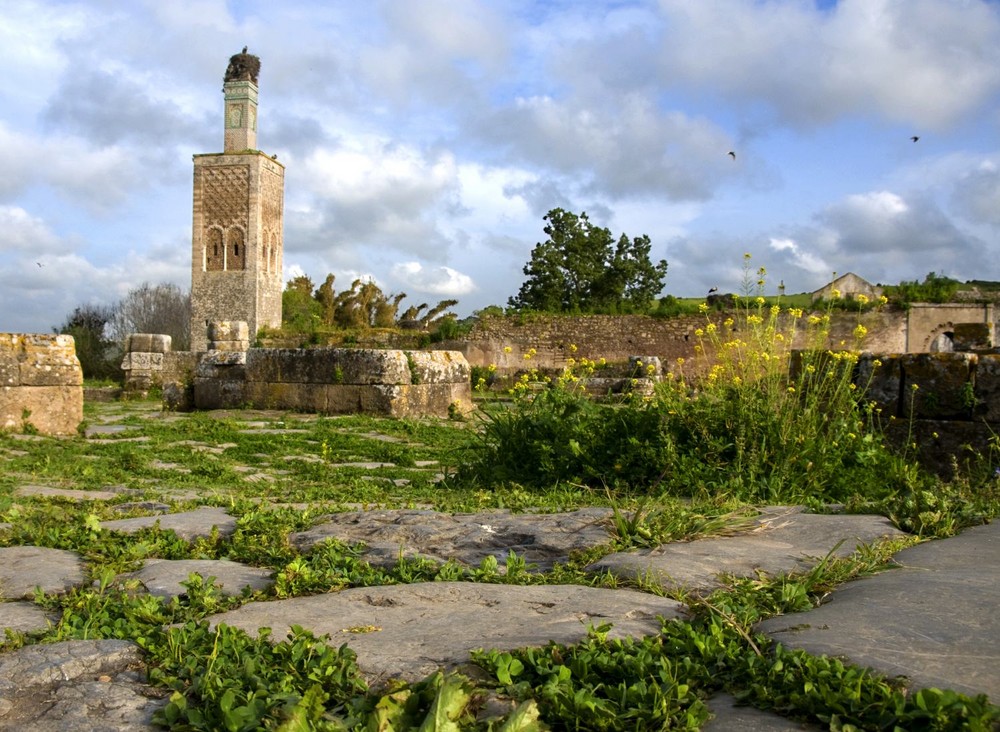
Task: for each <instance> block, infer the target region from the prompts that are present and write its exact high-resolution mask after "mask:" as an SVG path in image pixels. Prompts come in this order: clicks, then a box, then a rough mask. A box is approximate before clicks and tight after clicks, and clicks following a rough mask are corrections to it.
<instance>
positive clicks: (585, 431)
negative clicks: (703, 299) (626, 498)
mask: <svg viewBox="0 0 1000 732" xmlns="http://www.w3.org/2000/svg"><path fill="white" fill-rule="evenodd" d="M763 276H764V270H763V269H761V270H758V271H757V277H758V278H759V279H758V280H757V282H758V286H762V284H763ZM745 279H746V282H747V283H748V286H747V287H746V292H745V294H744V296H743V297H741V298H739V299H738V300H737V307H736V309H735V311H733V312H732V313H731V314H730V315H729V317H726V319H725V320H721V322H715V321H714V320H711V319H710V318H709V315H708V307H707V305H705V306H704V307H703V310H704V311H705V312H706V325H705V327H704V328H702V329H699V330H698V331H696V336H697V337H698V338H699V343H698V346H697V348H698V351H699V354H700V356H699V360H700V361H701V363H699V364H697V366H698V367H699V374H700V375H699V376H698V377H697V378H694V377H692V378H690V379H688V378H686V377H685V376H684V374H683V371H684V366H685V364H684V363H683V361H680V360H679V362H678V363H677V364H676V366H677V368H676V371H677V373H670V374H668V378H667V379H666V381H665V382H664V383H661V384H659V385H658V387H657V389H656V391H655V393H654V394H653V395H652V396H649V397H640V396H631V397H627V398H625V399H624V400H623V401H621V402H618V403H610V402H600V403H599V402H595V401H593V400H592V399H591V398H590V397H589V396H588V395H587V394H586V393H585V392H584V391H583V390H582V389H581V388H580V382H579V381H578V379H577V376H576V375H575V374H574V373H572V372H571V371H567V372H566V373H564V375H563V377H562V378H560V379H557V380H551V381H549V382H548V383H547V384H546V385H545V387H544V388H542V389H541V391H538V390H535V389H529V388H527V385H528V383H529V381H530V379H524V380H522V382H521V383H520V384H519V385H518V387H516V388H515V390H514V392H515V400H514V402H513V404H512V405H511V406H510V407H508V408H503V409H498V410H496V409H495V410H492V411H490V412H488V413H487V417H486V423H485V425H484V429H483V432H482V437H481V445H480V449H478V450H477V451H475V452H474V454H473V455H472V457H471V459H470V461H469V462H468V464H467V465H466V466H464V467H463V468H462V473H461V474H463V475H464V477H466V478H468V479H471V480H473V481H476V482H479V483H482V484H487V485H499V484H502V483H519V484H521V485H524V486H526V487H535V488H546V487H549V486H552V485H554V484H557V483H566V482H569V483H579V484H583V485H586V486H591V487H597V488H601V487H610V488H617V489H626V488H627V489H630V490H632V491H640V492H655V493H669V494H672V495H678V496H690V495H695V494H701V493H706V492H710V493H713V494H716V495H719V494H722V495H730V496H733V497H736V498H739V499H741V500H746V501H751V502H761V501H771V502H802V501H811V500H817V501H843V500H845V499H846V498H847V497H848V496H851V495H854V494H855V493H856V492H859V491H862V492H868V495H870V496H873V497H874V496H884V495H888V494H889V493H891V492H893V491H895V490H907V489H909V488H910V487H911V486H910V485H909V481H910V480H911V479H912V471H909V470H907V468H906V465H905V463H904V461H903V460H902V459H901V458H898V457H896V456H894V455H893V454H892V453H891V452H890V450H889V449H888V447H887V446H886V444H885V442H884V440H883V437H882V433H881V432H880V431H879V429H878V428H877V427H876V425H875V424H874V423H873V420H872V413H871V408H870V407H869V405H868V404H867V403H866V402H865V401H864V400H863V398H862V394H863V392H864V389H863V388H859V387H857V386H856V385H855V384H854V381H853V375H854V365H855V363H856V360H857V354H856V353H855V352H852V351H830V350H826V349H825V348H824V347H823V346H824V345H825V341H826V339H827V329H828V325H829V316H828V315H811V316H808V317H806V316H804V314H803V312H802V310H800V309H796V308H790V309H785V310H783V309H782V308H781V306H780V305H778V304H773V305H768V304H767V301H766V300H765V299H764V298H763V297H762V296H760V295H759V294H758V295H756V296H754V294H753V292H752V281H753V276H752V275H751V273H750V271H749V258H748V260H747V269H746V278H745ZM863 305H865V303H859V307H861V306H863ZM859 318H860V315H859ZM800 328H805V329H806V332H805V333H804V334H802V335H804V336H805V338H806V340H807V342H808V343H809V344H810V348H809V349H807V350H806V351H804V352H802V353H801V354H798V355H797V356H796V361H795V369H794V370H791V369H790V367H791V365H792V350H791V344H792V342H793V339H795V337H796V331H797V330H798V329H800ZM865 332H866V330H865V327H864V325H863V324H862V323H861V322H860V320H859V323H858V327H857V328H856V329H855V336H856V338H857V341H858V342H857V343H856V344H855V345H859V344H860V342H861V340H863V338H864V335H865Z"/></svg>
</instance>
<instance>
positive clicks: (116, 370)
mask: <svg viewBox="0 0 1000 732" xmlns="http://www.w3.org/2000/svg"><path fill="white" fill-rule="evenodd" d="M114 315H115V308H114V307H113V306H111V305H81V306H80V307H78V308H75V309H74V310H73V313H72V314H71V315H69V316H67V318H66V321H65V322H64V323H63V324H62V325H60V326H59V327H58V328H55V329H54V330H55V331H56V332H57V333H64V334H66V335H71V336H73V340H74V342H75V345H76V357H77V358H78V359H79V360H80V368H81V370H82V371H83V376H84V378H87V379H116V378H118V377H120V375H121V360H122V347H121V345H120V344H117V343H116V342H115V341H114V339H112V338H111V337H110V335H109V332H108V323H110V322H111V320H112V318H113V317H114Z"/></svg>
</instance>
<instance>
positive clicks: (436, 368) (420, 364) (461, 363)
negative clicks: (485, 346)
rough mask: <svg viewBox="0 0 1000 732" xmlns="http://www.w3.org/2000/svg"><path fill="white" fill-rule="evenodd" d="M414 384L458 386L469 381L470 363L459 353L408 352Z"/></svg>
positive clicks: (408, 364) (411, 379)
mask: <svg viewBox="0 0 1000 732" xmlns="http://www.w3.org/2000/svg"><path fill="white" fill-rule="evenodd" d="M405 357H406V359H407V366H408V367H409V369H410V381H411V382H412V383H414V384H456V383H461V382H463V381H466V382H467V381H469V379H470V377H471V369H470V368H469V362H468V361H466V360H465V356H463V355H462V354H461V353H460V352H458V351H406V353H405Z"/></svg>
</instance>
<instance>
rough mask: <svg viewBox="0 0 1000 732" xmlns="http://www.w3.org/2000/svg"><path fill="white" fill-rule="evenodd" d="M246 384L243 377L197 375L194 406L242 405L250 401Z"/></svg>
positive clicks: (200, 407) (221, 406) (202, 407)
mask: <svg viewBox="0 0 1000 732" xmlns="http://www.w3.org/2000/svg"><path fill="white" fill-rule="evenodd" d="M246 386H247V384H246V382H245V381H243V380H242V379H238V380H234V379H222V378H201V377H195V380H194V406H195V407H196V408H197V409H231V408H233V407H242V406H243V405H245V404H247V403H248V399H247V395H246V391H247V389H246Z"/></svg>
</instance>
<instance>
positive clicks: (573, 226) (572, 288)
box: [508, 208, 667, 313]
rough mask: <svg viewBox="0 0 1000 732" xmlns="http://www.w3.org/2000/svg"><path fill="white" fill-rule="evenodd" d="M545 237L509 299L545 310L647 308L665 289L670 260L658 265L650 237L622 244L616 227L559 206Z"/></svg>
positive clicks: (524, 307) (518, 305) (514, 304)
mask: <svg viewBox="0 0 1000 732" xmlns="http://www.w3.org/2000/svg"><path fill="white" fill-rule="evenodd" d="M545 221H547V222H548V223H547V224H546V226H545V228H544V231H545V233H546V234H547V235H548V239H547V240H546V241H545V242H541V243H538V244H536V245H535V248H534V249H533V250H532V252H531V259H530V261H529V262H528V263H527V264H526V265H525V266H524V270H523V271H524V274H525V275H526V276H527V280H525V281H524V283H523V284H522V285H521V288H520V290H519V291H518V293H517V296H516V297H512V298H510V299H509V300H508V304H509V305H510V306H511V307H513V308H516V309H519V310H539V311H543V312H591V313H593V312H620V311H623V310H624V311H631V312H645V311H646V310H648V309H649V307H650V306H651V305H652V304H653V302H654V300H655V298H656V295H657V294H659V292H660V291H661V290H662V289H663V280H664V278H665V277H666V275H667V263H666V261H665V260H660V261H659V262H658V263H656V264H653V262H652V261H651V260H650V258H649V252H650V248H651V242H650V239H649V237H648V236H641V237H636V238H633V239H629V238H628V237H627V236H626V235H625V234H622V235H621V236H620V237H619V239H618V241H617V243H616V242H615V240H614V238H613V237H612V235H611V231H610V230H609V229H606V228H600V227H598V226H595V225H594V224H592V223H591V222H590V219H589V218H588V217H587V214H586V213H582V214H580V215H579V216H577V215H576V214H573V213H570V212H568V211H564V210H563V209H561V208H555V209H552V210H551V211H549V212H548V213H547V214H546V215H545Z"/></svg>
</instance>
